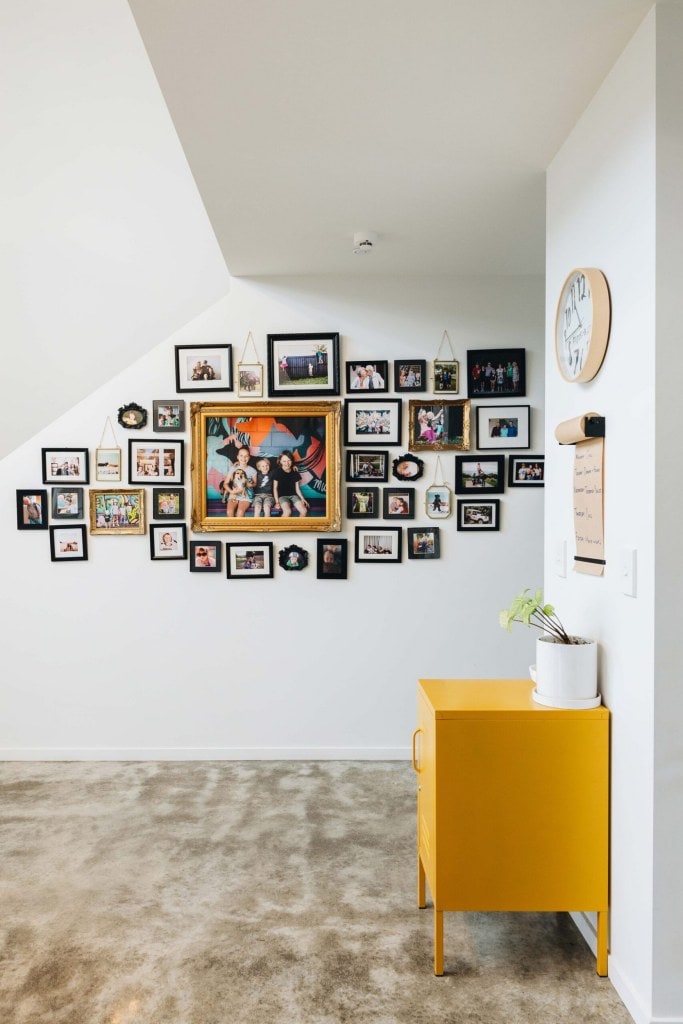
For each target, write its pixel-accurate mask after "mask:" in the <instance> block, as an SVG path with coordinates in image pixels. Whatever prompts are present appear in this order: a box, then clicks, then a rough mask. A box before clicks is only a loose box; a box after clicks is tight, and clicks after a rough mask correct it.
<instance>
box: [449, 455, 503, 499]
mask: <svg viewBox="0 0 683 1024" xmlns="http://www.w3.org/2000/svg"><path fill="white" fill-rule="evenodd" d="M504 490H505V456H504V455H456V456H455V493H456V494H469V495H470V496H471V497H474V496H476V495H481V494H502V493H503V491H504Z"/></svg>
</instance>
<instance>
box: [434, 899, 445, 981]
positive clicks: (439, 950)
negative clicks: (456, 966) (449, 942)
mask: <svg viewBox="0 0 683 1024" xmlns="http://www.w3.org/2000/svg"><path fill="white" fill-rule="evenodd" d="M434 974H436V976H437V977H441V975H442V974H443V910H437V909H436V907H435V908H434Z"/></svg>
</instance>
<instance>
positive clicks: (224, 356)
mask: <svg viewBox="0 0 683 1024" xmlns="http://www.w3.org/2000/svg"><path fill="white" fill-rule="evenodd" d="M175 382H176V384H175V386H176V391H181V392H182V391H232V345H176V346H175Z"/></svg>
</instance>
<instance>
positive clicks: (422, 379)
mask: <svg viewBox="0 0 683 1024" xmlns="http://www.w3.org/2000/svg"><path fill="white" fill-rule="evenodd" d="M426 390H427V360H426V359H397V360H395V361H394V391H426Z"/></svg>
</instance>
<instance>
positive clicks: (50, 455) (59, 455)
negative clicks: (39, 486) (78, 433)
mask: <svg viewBox="0 0 683 1024" xmlns="http://www.w3.org/2000/svg"><path fill="white" fill-rule="evenodd" d="M40 452H41V457H42V461H43V483H44V484H63V483H64V481H65V479H66V480H68V481H69V482H70V483H72V484H87V483H90V452H89V450H88V449H87V448H41V450H40Z"/></svg>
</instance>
